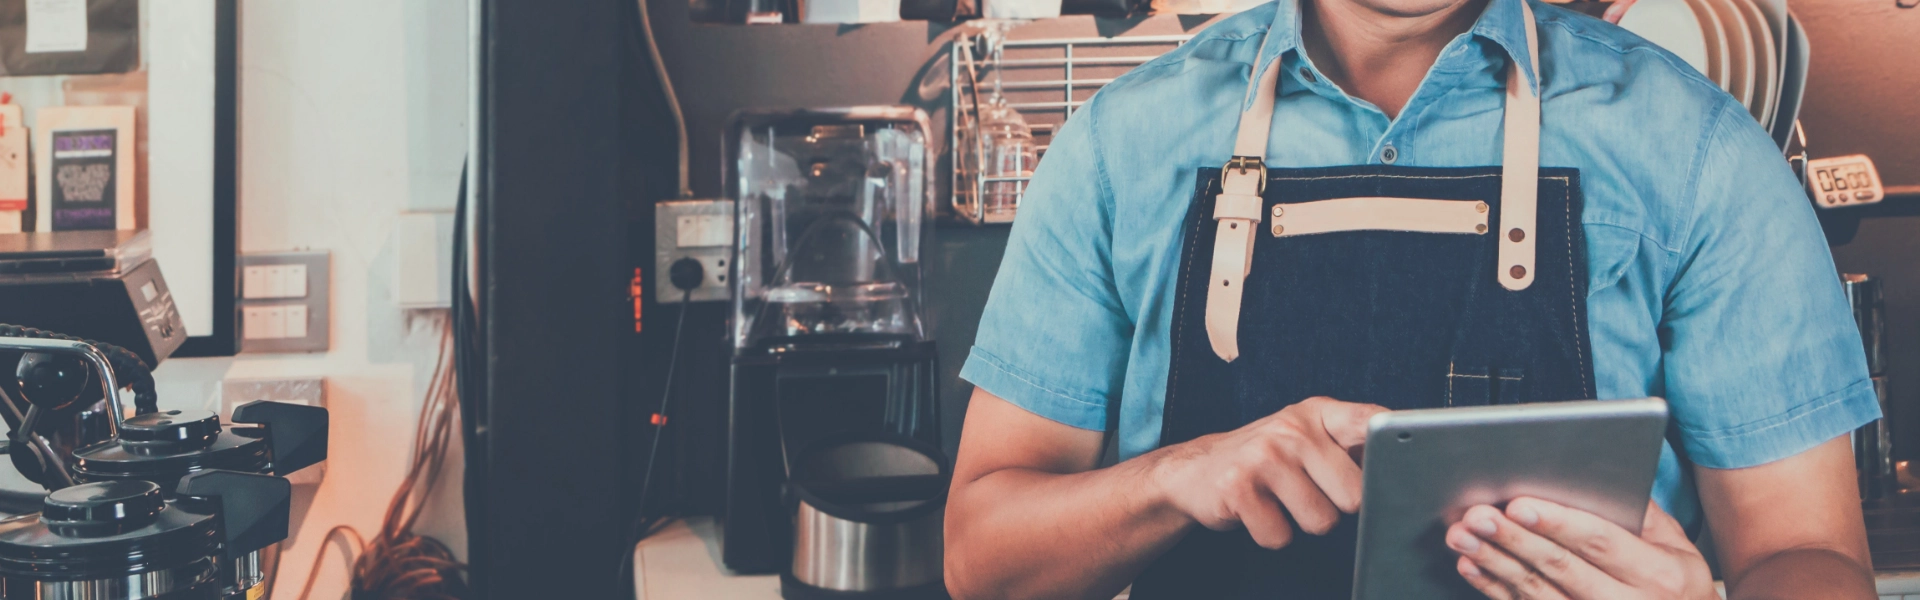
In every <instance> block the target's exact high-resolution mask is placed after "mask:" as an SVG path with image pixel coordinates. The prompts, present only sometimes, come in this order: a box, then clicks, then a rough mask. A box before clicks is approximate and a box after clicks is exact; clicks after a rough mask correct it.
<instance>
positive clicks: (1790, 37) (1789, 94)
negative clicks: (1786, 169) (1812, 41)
mask: <svg viewBox="0 0 1920 600" xmlns="http://www.w3.org/2000/svg"><path fill="white" fill-rule="evenodd" d="M1784 45H1785V46H1786V47H1787V68H1785V69H1782V70H1781V71H1782V74H1783V77H1782V78H1781V82H1780V109H1779V110H1778V111H1775V113H1774V115H1773V127H1772V130H1773V141H1775V142H1779V143H1780V149H1781V150H1785V149H1786V148H1787V142H1788V140H1791V139H1793V127H1794V121H1795V120H1798V119H1799V118H1800V101H1801V99H1802V98H1805V97H1806V91H1807V58H1808V57H1809V56H1810V55H1809V54H1808V53H1807V51H1808V49H1809V48H1808V46H1807V31H1806V30H1805V29H1801V28H1800V20H1799V19H1794V18H1789V19H1787V43H1786V44H1784Z"/></svg>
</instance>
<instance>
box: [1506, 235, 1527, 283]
mask: <svg viewBox="0 0 1920 600" xmlns="http://www.w3.org/2000/svg"><path fill="white" fill-rule="evenodd" d="M1507 239H1509V240H1513V242H1514V243H1519V242H1520V240H1524V239H1527V232H1525V231H1521V230H1520V228H1519V227H1515V228H1513V231H1509V232H1507ZM1516 279H1518V278H1517V277H1516Z"/></svg>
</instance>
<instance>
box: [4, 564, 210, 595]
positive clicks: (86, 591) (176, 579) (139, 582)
mask: <svg viewBox="0 0 1920 600" xmlns="http://www.w3.org/2000/svg"><path fill="white" fill-rule="evenodd" d="M213 572H214V569H213V562H212V561H210V560H202V561H198V562H195V563H193V564H190V565H185V566H180V567H174V568H171V569H161V570H158V571H148V572H145V573H139V574H135V575H127V576H125V577H115V578H111V579H88V580H85V581H26V580H9V581H7V582H6V584H5V585H6V590H7V595H6V598H7V600H17V599H19V598H32V599H35V600H143V599H146V598H159V597H162V596H165V595H167V594H173V593H175V592H181V591H184V590H190V589H193V588H196V587H200V586H201V585H202V584H204V583H207V582H208V581H209V580H211V579H212V578H213ZM16 588H18V589H21V590H22V591H18V592H17V591H14V590H15V589H16Z"/></svg>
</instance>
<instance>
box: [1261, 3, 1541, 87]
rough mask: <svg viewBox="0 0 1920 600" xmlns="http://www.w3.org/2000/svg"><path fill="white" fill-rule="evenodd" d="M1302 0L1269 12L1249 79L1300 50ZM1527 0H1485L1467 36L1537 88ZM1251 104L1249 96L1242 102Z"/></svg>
mask: <svg viewBox="0 0 1920 600" xmlns="http://www.w3.org/2000/svg"><path fill="white" fill-rule="evenodd" d="M1302 1H1304V0H1278V2H1276V3H1275V4H1276V6H1275V7H1274V12H1273V24H1272V25H1270V26H1269V27H1268V28H1267V35H1268V36H1269V37H1270V38H1271V39H1268V40H1266V41H1265V42H1264V43H1262V44H1261V45H1260V55H1259V56H1258V57H1256V59H1257V63H1256V64H1257V65H1258V66H1257V68H1255V69H1254V73H1253V76H1254V77H1256V78H1257V77H1259V75H1260V73H1263V72H1265V70H1266V69H1268V68H1272V67H1274V59H1276V58H1279V57H1280V56H1281V55H1282V54H1285V53H1287V52H1288V51H1290V50H1295V49H1298V48H1299V47H1300V2H1302ZM1526 1H1528V0H1488V2H1487V8H1486V11H1485V12H1482V13H1480V19H1479V20H1477V21H1475V22H1474V24H1473V28H1472V29H1470V30H1468V33H1470V34H1472V35H1474V36H1476V37H1480V38H1484V39H1487V40H1489V41H1492V42H1493V43H1494V44H1495V45H1498V46H1499V47H1500V49H1501V50H1502V51H1504V52H1506V53H1507V56H1509V57H1511V58H1512V60H1513V61H1514V62H1517V63H1519V65H1520V72H1521V73H1522V74H1524V75H1525V76H1526V78H1527V81H1528V82H1531V83H1534V84H1535V85H1538V82H1539V78H1538V77H1536V76H1535V75H1534V64H1533V60H1532V59H1531V58H1530V57H1529V56H1528V53H1527V29H1526V20H1525V19H1526V14H1525V13H1523V12H1521V9H1520V3H1521V2H1526ZM1243 100H1244V102H1252V101H1253V96H1252V94H1248V95H1247V97H1246V98H1244V99H1243Z"/></svg>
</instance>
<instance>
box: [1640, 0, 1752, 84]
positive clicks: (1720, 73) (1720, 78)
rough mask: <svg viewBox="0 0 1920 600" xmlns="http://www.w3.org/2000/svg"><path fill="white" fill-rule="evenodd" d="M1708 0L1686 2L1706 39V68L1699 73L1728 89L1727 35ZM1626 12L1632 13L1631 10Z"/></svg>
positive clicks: (1688, 0) (1689, 0)
mask: <svg viewBox="0 0 1920 600" xmlns="http://www.w3.org/2000/svg"><path fill="white" fill-rule="evenodd" d="M1709 1H1710V0H1687V8H1690V9H1692V10H1693V17H1694V19H1696V20H1697V21H1698V22H1699V23H1700V33H1701V34H1702V37H1704V38H1706V42H1707V44H1706V48H1707V68H1705V69H1702V70H1701V71H1700V72H1701V73H1705V74H1706V75H1707V81H1711V82H1713V84H1714V85H1717V86H1720V89H1723V90H1724V89H1728V87H1729V86H1728V85H1727V34H1726V32H1725V31H1723V30H1722V29H1721V27H1720V17H1719V16H1718V15H1716V14H1714V11H1713V7H1711V6H1708V5H1707V3H1708V2H1709ZM1627 12H1633V11H1631V10H1629V11H1627Z"/></svg>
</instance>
